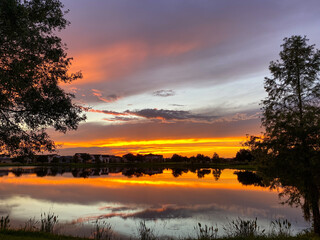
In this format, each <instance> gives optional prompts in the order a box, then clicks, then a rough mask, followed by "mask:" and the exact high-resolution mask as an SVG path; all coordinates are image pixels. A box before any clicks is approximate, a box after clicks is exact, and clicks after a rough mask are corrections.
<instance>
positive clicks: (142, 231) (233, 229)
mask: <svg viewBox="0 0 320 240" xmlns="http://www.w3.org/2000/svg"><path fill="white" fill-rule="evenodd" d="M57 224H58V217H57V216H56V215H55V214H53V213H48V214H41V220H40V221H36V220H35V218H32V219H29V220H28V221H27V222H26V223H25V225H24V227H20V228H19V229H14V228H11V227H10V219H9V216H6V217H1V219H0V239H1V240H2V239H3V240H31V239H37V240H44V239H46V240H88V239H95V240H120V239H123V238H124V239H137V240H158V239H159V240H160V239H168V240H173V239H175V238H173V237H161V236H157V235H155V233H154V229H152V228H149V227H148V226H147V225H146V222H145V221H140V222H139V224H138V227H137V234H136V235H135V236H130V237H127V236H120V235H118V234H117V233H116V232H115V231H114V230H113V228H112V226H111V225H110V224H109V223H107V222H105V221H99V220H96V221H95V222H94V226H93V229H92V231H91V237H90V238H81V237H73V236H66V235H60V234H57V233H55V232H56V231H55V228H56V227H57ZM222 229H223V231H224V235H223V236H220V235H218V232H219V229H218V227H217V225H216V226H207V225H201V224H200V223H198V225H197V226H195V227H194V236H189V237H185V238H181V237H180V238H178V239H179V240H215V239H218V240H219V239H221V240H223V239H225V240H227V239H234V240H238V239H239V240H240V239H244V240H245V239H248V240H250V239H261V240H263V239H265V240H269V239H271V240H272V239H275V240H276V239H279V240H281V239H283V240H289V239H313V240H320V236H318V235H316V234H314V233H313V232H312V231H309V230H305V231H303V232H302V233H299V234H297V235H296V236H293V235H292V229H291V223H290V222H289V221H288V220H286V219H277V220H274V221H272V222H271V224H270V229H269V230H268V231H266V229H263V228H261V227H260V226H259V225H258V224H257V218H256V219H254V220H243V219H241V218H238V219H235V220H232V221H229V222H228V223H227V224H226V225H223V226H222Z"/></svg>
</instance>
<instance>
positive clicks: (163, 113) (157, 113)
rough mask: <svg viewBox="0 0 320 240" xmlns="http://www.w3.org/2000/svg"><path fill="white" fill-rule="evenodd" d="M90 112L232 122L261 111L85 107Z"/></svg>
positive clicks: (118, 118)
mask: <svg viewBox="0 0 320 240" xmlns="http://www.w3.org/2000/svg"><path fill="white" fill-rule="evenodd" d="M85 110H86V111H88V112H97V113H103V114H107V115H113V116H116V117H113V118H104V119H103V120H106V121H114V122H115V121H133V120H139V119H138V118H132V117H127V116H136V117H141V118H145V119H151V120H161V121H170V122H174V121H191V122H217V121H219V122H223V121H225V122H230V121H241V120H249V119H257V118H259V116H260V112H257V111H250V112H240V113H234V114H231V115H227V116H215V115H213V114H212V113H211V114H194V113H191V112H190V111H182V110H168V109H156V108H147V109H141V110H126V111H124V112H116V111H108V110H95V109H85Z"/></svg>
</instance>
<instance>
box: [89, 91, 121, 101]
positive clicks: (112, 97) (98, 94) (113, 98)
mask: <svg viewBox="0 0 320 240" xmlns="http://www.w3.org/2000/svg"><path fill="white" fill-rule="evenodd" d="M92 94H93V95H94V96H96V97H97V98H98V99H99V100H101V101H103V102H106V103H111V102H115V101H117V100H118V99H119V98H120V97H119V96H117V95H115V94H110V95H107V96H105V97H104V96H103V94H102V92H101V91H99V90H97V89H92Z"/></svg>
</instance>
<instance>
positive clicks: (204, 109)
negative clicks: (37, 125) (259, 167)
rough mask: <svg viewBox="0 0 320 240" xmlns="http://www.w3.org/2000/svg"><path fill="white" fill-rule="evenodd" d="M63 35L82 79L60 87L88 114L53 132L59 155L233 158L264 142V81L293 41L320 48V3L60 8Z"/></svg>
mask: <svg viewBox="0 0 320 240" xmlns="http://www.w3.org/2000/svg"><path fill="white" fill-rule="evenodd" d="M62 2H63V3H64V5H65V9H69V10H70V12H69V13H68V14H67V15H66V18H67V19H68V20H69V21H70V22H71V24H70V26H68V27H67V29H65V30H63V31H62V32H60V33H58V34H59V36H60V37H61V38H62V39H63V41H64V42H65V43H66V44H67V46H68V50H67V51H68V55H69V56H70V57H73V58H74V60H73V65H72V67H71V69H70V71H73V72H76V71H81V72H82V74H83V78H82V79H80V80H77V81H75V82H73V83H71V84H67V85H63V86H62V87H63V88H64V89H65V90H66V91H67V92H72V93H73V94H75V96H76V98H75V102H76V103H77V104H80V105H81V106H83V107H86V108H89V109H88V111H87V113H86V115H87V121H86V122H84V123H81V124H80V126H79V128H78V130H77V131H72V132H68V133H67V134H61V133H57V132H54V131H50V135H51V136H52V138H53V140H55V142H56V143H57V144H59V154H62V155H72V154H74V153H76V152H88V153H101V154H114V155H123V154H126V153H128V152H131V153H134V154H137V153H140V154H148V153H154V154H163V155H164V156H165V157H170V156H171V155H172V154H174V153H177V154H181V155H184V156H193V155H196V154H198V153H201V154H205V155H208V156H212V154H213V153H214V152H217V153H218V154H219V155H220V156H222V157H233V156H235V154H236V152H237V151H238V150H239V149H240V148H241V147H242V146H241V144H242V143H243V142H244V141H245V139H246V134H249V135H259V134H261V132H263V131H264V130H263V128H261V120H260V117H261V111H260V108H261V105H260V103H261V100H262V99H264V98H265V97H266V94H265V91H264V88H263V84H264V77H267V76H269V70H268V66H269V63H270V61H272V60H276V59H279V52H280V50H281V47H280V45H281V44H282V43H283V39H284V38H285V37H290V36H292V35H306V36H307V38H309V39H310V41H309V42H310V44H316V47H318V48H319V46H320V28H319V26H320V17H319V9H320V1H318V0H305V1H300V0H282V1H279V0H269V1H262V0H241V1H238V0H223V1H218V0H161V1H155V0H153V1H152V0H121V1H119V0H105V1H101V0H90V1H88V0H62Z"/></svg>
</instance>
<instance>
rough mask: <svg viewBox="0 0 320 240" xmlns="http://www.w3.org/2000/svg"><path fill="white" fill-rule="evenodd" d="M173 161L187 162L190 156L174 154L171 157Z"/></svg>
mask: <svg viewBox="0 0 320 240" xmlns="http://www.w3.org/2000/svg"><path fill="white" fill-rule="evenodd" d="M171 161H172V162H187V161H188V158H187V157H183V156H181V155H178V154H173V155H172V157H171Z"/></svg>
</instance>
